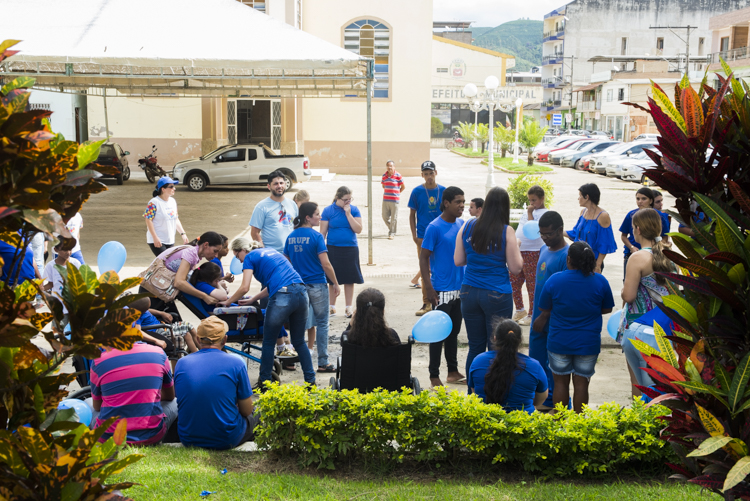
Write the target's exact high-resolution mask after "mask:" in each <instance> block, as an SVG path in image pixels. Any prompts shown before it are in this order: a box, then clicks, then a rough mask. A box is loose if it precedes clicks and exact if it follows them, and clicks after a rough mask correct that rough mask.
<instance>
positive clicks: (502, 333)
mask: <svg viewBox="0 0 750 501" xmlns="http://www.w3.org/2000/svg"><path fill="white" fill-rule="evenodd" d="M520 344H521V327H520V326H519V325H518V324H517V323H516V322H514V321H513V320H510V319H504V320H501V321H500V322H499V323H498V324H497V326H496V327H495V330H494V332H493V333H492V347H493V350H492V351H486V352H484V353H482V354H480V355H477V357H476V358H475V359H474V361H473V362H472V363H471V369H470V370H469V380H468V383H467V384H468V386H469V391H473V392H474V393H476V394H477V396H478V397H479V398H481V399H482V400H484V401H485V402H486V403H488V404H500V405H502V406H503V408H504V409H505V410H506V411H508V412H510V411H526V412H528V413H529V414H531V413H533V412H534V411H535V410H536V406H538V405H542V404H543V403H544V400H545V399H546V398H547V375H546V374H545V373H544V369H542V366H541V365H540V364H539V362H537V361H536V360H534V359H533V358H530V357H528V356H526V355H524V354H523V353H518V347H519V345H520Z"/></svg>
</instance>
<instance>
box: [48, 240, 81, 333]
mask: <svg viewBox="0 0 750 501" xmlns="http://www.w3.org/2000/svg"><path fill="white" fill-rule="evenodd" d="M61 245H62V244H59V243H58V244H57V245H56V246H55V252H56V253H57V257H55V259H53V260H52V261H50V262H49V263H47V265H46V266H45V267H44V273H42V278H43V279H44V284H43V285H42V289H43V290H44V291H45V292H46V293H47V294H50V295H52V296H53V297H55V298H56V299H57V300H58V301H61V302H62V300H61V299H60V296H62V292H63V285H64V283H65V282H64V280H63V277H62V274H61V273H60V271H61V270H66V269H67V265H68V262H70V264H72V265H73V266H75V267H76V268H80V267H81V262H80V261H79V260H78V259H76V258H74V257H72V256H71V255H72V253H73V251H70V250H62V249H61ZM63 314H64V315H65V316H64V318H63V321H62V325H58V328H59V329H60V331H61V332H62V329H64V328H65V325H66V324H67V323H68V309H67V308H66V307H65V305H64V304H63Z"/></svg>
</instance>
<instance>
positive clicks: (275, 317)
mask: <svg viewBox="0 0 750 501" xmlns="http://www.w3.org/2000/svg"><path fill="white" fill-rule="evenodd" d="M284 289H286V291H284ZM307 307H308V299H307V288H306V287H305V285H304V284H291V285H287V286H286V287H285V288H282V290H279V291H278V292H277V293H276V294H274V295H273V296H271V297H269V298H268V307H267V308H266V318H265V319H264V321H263V348H262V351H261V356H260V382H261V383H262V382H264V381H271V380H272V379H271V372H272V371H273V358H274V353H275V352H276V339H277V338H278V337H279V332H281V326H282V325H283V324H284V323H285V322H287V321H288V322H289V330H290V332H289V337H290V339H291V341H292V346H294V349H295V351H296V352H297V355H299V363H300V365H301V366H302V372H303V374H304V375H305V382H306V383H310V384H315V370H314V369H313V365H312V357H310V350H308V349H307V343H305V323H307Z"/></svg>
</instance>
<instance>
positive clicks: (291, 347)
mask: <svg viewBox="0 0 750 501" xmlns="http://www.w3.org/2000/svg"><path fill="white" fill-rule="evenodd" d="M286 351H289V352H291V353H294V356H295V357H296V356H297V355H298V353H297V350H295V349H294V346H292V345H291V344H288V345H286Z"/></svg>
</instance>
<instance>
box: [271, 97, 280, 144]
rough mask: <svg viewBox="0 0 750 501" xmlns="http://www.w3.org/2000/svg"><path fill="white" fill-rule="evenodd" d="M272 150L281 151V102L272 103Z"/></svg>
mask: <svg viewBox="0 0 750 501" xmlns="http://www.w3.org/2000/svg"><path fill="white" fill-rule="evenodd" d="M271 127H272V130H271V149H273V150H281V101H271Z"/></svg>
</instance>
